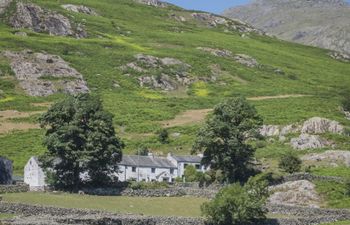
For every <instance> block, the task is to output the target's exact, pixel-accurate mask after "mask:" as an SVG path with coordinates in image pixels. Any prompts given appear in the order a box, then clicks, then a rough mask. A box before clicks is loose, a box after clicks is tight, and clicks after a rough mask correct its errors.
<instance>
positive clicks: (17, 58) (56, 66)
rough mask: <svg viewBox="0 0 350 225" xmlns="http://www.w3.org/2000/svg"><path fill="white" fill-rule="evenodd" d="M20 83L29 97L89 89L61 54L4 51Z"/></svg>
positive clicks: (74, 92) (84, 91)
mask: <svg viewBox="0 0 350 225" xmlns="http://www.w3.org/2000/svg"><path fill="white" fill-rule="evenodd" d="M4 55H5V56H6V57H7V58H8V59H9V60H10V61H11V63H10V64H11V68H12V70H13V71H14V73H15V76H16V78H17V79H18V81H19V84H20V86H21V87H22V88H23V89H24V90H25V91H26V92H27V93H28V94H29V95H31V96H48V95H51V94H54V93H57V92H63V93H69V94H76V93H86V92H88V91H89V89H88V87H87V84H86V82H85V81H84V79H83V76H82V75H81V74H80V73H79V72H78V71H76V70H75V69H74V68H72V67H70V66H69V64H68V63H67V62H65V61H64V60H63V59H62V58H61V57H59V56H57V55H50V54H46V53H34V52H32V51H30V50H24V51H22V52H10V51H6V52H5V53H4Z"/></svg>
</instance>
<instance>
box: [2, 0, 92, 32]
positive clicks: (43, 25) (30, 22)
mask: <svg viewBox="0 0 350 225" xmlns="http://www.w3.org/2000/svg"><path fill="white" fill-rule="evenodd" d="M9 22H10V25H11V26H12V27H14V28H17V29H19V28H26V29H31V30H33V31H35V32H44V33H49V34H50V35H57V36H75V37H78V38H83V37H86V36H87V34H86V32H85V30H84V29H83V28H82V25H77V26H76V28H75V29H73V26H72V24H71V23H70V21H69V19H68V18H67V17H65V16H63V15H61V14H58V13H55V12H52V11H48V10H45V9H42V8H41V7H40V6H38V5H34V4H25V3H22V2H18V3H17V8H16V12H15V14H14V15H13V16H12V17H11V18H10V21H9Z"/></svg>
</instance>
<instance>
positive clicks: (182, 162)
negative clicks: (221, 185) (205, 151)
mask: <svg viewBox="0 0 350 225" xmlns="http://www.w3.org/2000/svg"><path fill="white" fill-rule="evenodd" d="M202 158H203V155H183V156H176V155H172V154H171V153H169V154H168V156H167V159H168V160H170V161H171V162H172V163H173V164H174V165H175V166H176V168H177V177H183V176H184V173H185V169H186V167H187V166H193V167H195V168H196V170H197V171H198V172H203V173H204V172H206V171H207V170H208V168H206V167H205V166H203V165H201V161H202Z"/></svg>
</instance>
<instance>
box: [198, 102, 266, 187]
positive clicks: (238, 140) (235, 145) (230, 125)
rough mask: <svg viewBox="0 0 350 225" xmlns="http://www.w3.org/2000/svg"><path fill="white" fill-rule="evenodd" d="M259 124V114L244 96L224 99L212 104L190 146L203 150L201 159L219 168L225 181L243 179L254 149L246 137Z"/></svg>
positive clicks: (252, 132)
mask: <svg viewBox="0 0 350 225" xmlns="http://www.w3.org/2000/svg"><path fill="white" fill-rule="evenodd" d="M261 125H262V119H261V117H260V116H259V115H258V114H257V112H256V110H255V108H254V107H253V106H252V105H250V104H249V103H248V102H247V101H246V100H245V99H244V98H241V97H239V98H231V99H228V100H226V101H224V102H223V103H221V104H219V105H217V106H216V107H215V108H214V112H213V116H212V117H210V118H209V119H208V120H207V122H206V124H205V125H204V127H203V128H201V129H200V131H199V132H198V134H197V140H196V142H195V144H194V147H193V149H194V151H200V152H203V153H204V158H203V160H202V163H203V164H204V165H205V166H210V168H212V169H214V170H221V171H222V172H223V175H224V177H225V180H227V181H228V182H235V181H244V180H246V179H247V177H249V176H250V175H252V169H251V168H250V167H249V166H250V161H251V160H252V157H253V156H254V153H255V149H254V148H253V147H252V146H251V145H249V144H247V140H248V138H249V136H250V135H254V134H256V131H257V129H258V128H259V127H260V126H261Z"/></svg>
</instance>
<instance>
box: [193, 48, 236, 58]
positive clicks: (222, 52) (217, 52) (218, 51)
mask: <svg viewBox="0 0 350 225" xmlns="http://www.w3.org/2000/svg"><path fill="white" fill-rule="evenodd" d="M197 49H198V50H201V51H204V52H209V53H210V54H212V55H214V56H218V57H232V55H233V54H232V52H231V51H229V50H226V49H217V48H208V47H198V48H197Z"/></svg>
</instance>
